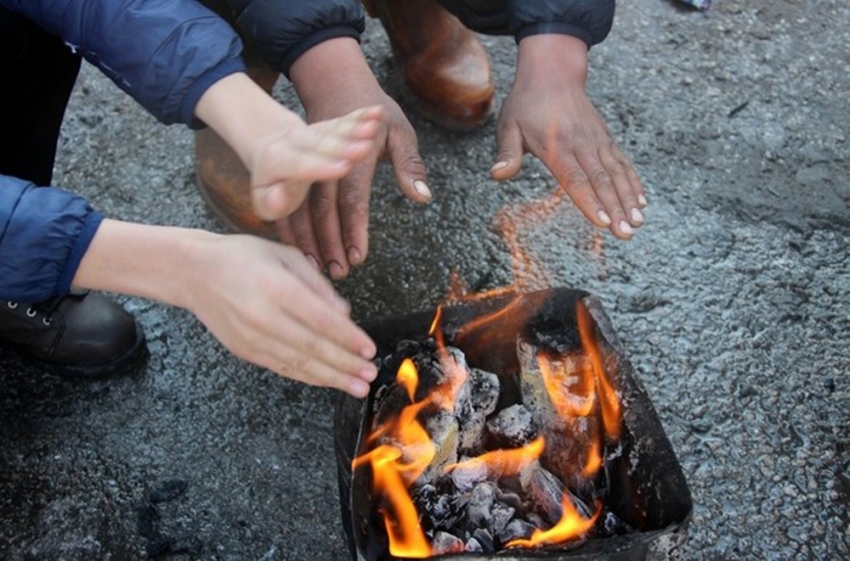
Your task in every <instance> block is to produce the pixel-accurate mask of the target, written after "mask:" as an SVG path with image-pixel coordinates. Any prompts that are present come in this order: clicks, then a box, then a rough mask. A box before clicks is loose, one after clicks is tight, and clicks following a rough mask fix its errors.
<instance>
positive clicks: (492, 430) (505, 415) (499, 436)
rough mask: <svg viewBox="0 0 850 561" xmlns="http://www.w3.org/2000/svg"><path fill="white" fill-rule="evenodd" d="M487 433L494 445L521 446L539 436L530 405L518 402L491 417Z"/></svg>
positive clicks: (488, 421) (503, 446) (502, 446)
mask: <svg viewBox="0 0 850 561" xmlns="http://www.w3.org/2000/svg"><path fill="white" fill-rule="evenodd" d="M486 433H487V438H488V440H490V441H491V442H492V443H493V445H494V447H497V448H505V449H507V448H521V447H522V446H525V445H526V444H528V443H529V442H531V441H532V440H534V437H535V436H537V426H536V425H535V424H534V419H532V416H531V411H529V410H528V407H526V406H525V405H523V404H521V403H516V404H514V405H511V406H510V407H506V408H505V409H502V410H501V411H499V412H498V413H496V414H495V415H493V416H492V417H490V418H489V419H488V420H487V424H486Z"/></svg>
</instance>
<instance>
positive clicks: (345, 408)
mask: <svg viewBox="0 0 850 561" xmlns="http://www.w3.org/2000/svg"><path fill="white" fill-rule="evenodd" d="M577 305H580V306H585V307H586V309H587V311H589V313H590V316H592V319H593V320H594V322H595V324H596V325H595V330H596V331H597V333H598V336H599V339H600V340H599V346H600V349H601V354H602V362H603V363H604V368H605V370H606V371H610V372H613V373H614V375H613V376H614V379H613V380H612V383H613V384H614V386H615V387H616V390H617V394H618V396H619V397H620V399H621V402H622V404H623V406H624V409H623V415H622V422H621V424H622V426H621V429H622V430H621V432H620V434H619V436H618V440H617V442H616V443H611V442H607V441H606V442H603V443H602V447H601V453H602V456H603V457H604V465H603V467H602V470H601V471H600V472H599V473H600V475H598V476H597V478H595V479H594V483H593V487H594V488H593V489H592V491H591V492H590V493H585V492H584V491H581V492H576V490H575V489H572V488H571V487H570V485H569V484H566V485H564V490H565V491H566V492H567V493H568V496H570V498H571V499H575V500H574V501H573V502H574V504H576V505H579V504H581V502H582V501H581V500H580V498H583V499H584V500H585V501H587V502H588V504H591V503H594V500H595V499H597V498H599V499H601V500H602V501H603V502H604V505H605V506H604V508H603V510H602V512H601V513H600V515H599V517H598V519H597V521H596V524H595V526H594V528H593V531H592V532H591V533H590V534H588V536H587V539H586V540H585V541H584V543H582V544H580V545H578V544H577V543H570V544H563V545H559V546H545V547H543V548H538V549H534V550H524V549H511V550H510V551H509V552H504V553H505V554H506V557H509V558H511V559H587V560H589V559H596V558H600V557H604V558H606V559H645V558H647V557H652V558H653V559H662V558H673V557H675V556H676V547H677V545H678V544H680V543H681V542H682V541H683V540H684V538H685V529H686V525H687V521H688V518H689V515H690V511H691V507H692V505H691V499H690V492H689V490H688V487H687V484H686V482H685V480H684V477H683V476H682V473H681V468H680V466H679V464H678V462H677V460H676V458H675V455H674V454H673V451H672V449H671V447H670V444H669V441H668V440H667V437H666V435H665V434H664V431H663V428H662V427H661V425H660V422H659V420H658V417H657V415H656V414H655V411H654V409H653V407H652V404H651V401H650V400H649V397H648V396H647V394H646V391H645V390H644V388H643V387H642V385H641V384H640V382H639V380H637V378H636V377H635V374H634V371H633V369H632V368H631V366H630V364H629V363H628V360H627V359H626V358H625V354H624V350H623V347H622V345H621V344H620V343H619V341H618V340H617V338H616V336H615V334H614V331H613V328H612V327H611V325H610V322H609V321H608V319H607V317H606V316H605V314H604V312H603V311H602V308H601V306H600V304H599V302H598V300H596V299H595V298H593V297H591V296H589V295H588V294H587V293H584V292H581V291H576V290H570V289H553V290H548V291H540V292H536V293H531V294H525V295H521V296H519V297H518V298H516V299H514V297H513V296H509V297H505V298H494V299H488V300H480V301H473V302H469V303H466V304H461V305H457V306H453V307H450V308H444V310H443V319H444V329H443V332H444V334H445V335H446V338H447V342H448V343H449V344H450V345H453V346H457V347H458V348H460V349H462V350H463V351H464V352H465V354H466V360H467V361H468V366H469V368H470V370H471V369H473V368H478V369H482V370H484V371H488V372H491V373H495V374H496V375H497V377H498V380H499V384H500V396H499V403H498V404H497V409H496V411H497V412H498V411H500V410H502V409H504V408H507V407H511V406H513V405H517V404H520V403H521V404H522V405H523V406H525V407H526V408H527V407H528V403H526V402H525V401H524V400H523V399H522V392H521V391H520V389H521V384H520V383H519V381H518V373H519V371H520V364H519V363H520V360H519V359H518V357H517V347H516V345H517V341H519V340H522V341H525V342H526V343H528V344H529V345H531V346H532V347H534V348H536V349H538V350H546V351H550V352H552V353H553V355H555V356H563V355H564V354H570V353H573V352H579V351H580V349H581V348H582V346H581V341H580V338H579V334H578V328H577V319H576V318H577V315H576V309H577ZM491 316H498V318H499V322H497V323H496V324H493V323H492V322H489V321H488V322H482V321H480V320H481V319H482V318H490V317H491ZM433 318H434V311H433V310H428V311H424V312H421V313H414V314H408V315H404V316H397V317H391V318H383V319H380V320H377V321H375V322H369V323H367V324H366V325H365V326H364V327H365V329H366V331H367V332H368V333H369V334H370V335H371V336H372V338H373V339H374V340H375V342H376V343H377V344H378V348H379V356H382V357H384V358H383V359H382V361H384V362H386V361H396V362H400V359H399V358H398V357H397V356H391V355H394V353H395V351H396V350H397V347H398V346H399V342H400V341H402V340H409V341H415V342H418V343H419V344H420V345H419V346H418V347H417V346H416V345H410V346H409V347H408V348H407V349H406V352H408V356H414V355H416V356H422V357H423V358H422V361H423V364H426V363H428V361H429V360H430V361H431V362H433V359H429V358H427V355H428V354H429V352H430V350H429V351H428V352H426V350H427V347H428V346H429V345H431V346H433V342H432V341H430V340H429V339H428V338H427V337H423V334H424V333H427V331H428V329H429V326H430V323H431V321H432V320H433ZM490 332H495V333H497V334H498V336H497V337H496V338H495V339H493V338H490V337H488V333H490ZM432 356H433V354H432ZM417 362H418V359H417ZM381 370H382V372H381V373H380V374H379V378H378V380H376V382H375V383H374V384H373V392H372V393H371V394H370V396H369V397H368V398H367V399H365V400H355V399H354V398H351V397H350V396H347V395H342V396H341V399H340V402H339V403H338V406H337V410H336V414H335V430H336V448H337V459H338V472H339V484H340V499H341V503H340V505H341V512H342V521H343V525H344V528H345V531H346V535H347V536H348V538H349V544H350V547H351V556H352V559H358V560H365V559H368V560H370V561H371V560H377V559H394V558H395V557H393V556H392V555H391V554H390V553H389V547H388V541H387V537H386V535H385V529H384V525H383V520H382V519H381V518H380V517H379V516H378V515H377V514H376V511H375V503H374V499H373V498H372V489H371V486H372V485H371V476H370V475H369V473H368V470H362V471H363V473H361V471H358V473H357V474H356V476H355V473H354V472H353V471H352V460H353V459H354V458H355V457H356V456H358V455H360V454H362V453H363V451H364V447H365V443H366V441H367V436H368V435H369V433H370V432H371V430H372V427H373V421H374V420H375V411H376V406H375V402H376V399H377V396H378V394H379V391H380V388H382V387H386V386H390V385H392V382H393V376H394V372H395V371H396V370H397V366H395V367H392V368H381ZM426 370H428V368H426ZM384 391H386V390H384ZM417 399H421V396H420V395H419V392H417ZM492 418H493V416H492V414H491V415H490V416H489V417H488V423H487V424H486V425H485V426H486V427H487V428H486V429H485V431H484V435H485V440H487V439H490V438H491V437H492V436H493V435H494V434H500V433H499V432H498V431H492V430H491V428H490V421H491V419H492ZM596 418H597V419H598V417H596ZM538 430H539V427H538ZM502 436H503V435H502ZM459 458H460V459H463V455H459ZM542 466H543V467H544V468H546V467H547V466H546V465H545V464H542ZM549 471H550V472H551V473H552V474H553V475H555V476H556V477H557V476H558V474H557V472H556V470H551V469H550V470H549ZM519 479H520V478H519V477H517V478H514V480H513V481H510V480H503V481H499V482H498V487H497V488H498V489H499V490H498V491H497V493H496V496H495V497H494V501H493V507H492V509H491V513H490V516H491V520H490V521H488V522H487V525H488V526H490V527H492V528H493V530H492V532H491V530H490V529H489V528H487V529H485V528H478V529H475V530H470V528H471V527H472V526H471V524H470V521H469V520H468V518H469V508H468V507H469V504H470V502H471V495H472V489H475V488H476V485H483V484H485V482H488V481H489V480H488V479H487V478H484V479H482V480H481V481H478V482H477V483H475V484H473V485H471V487H470V489H469V490H467V491H465V492H459V490H458V489H451V487H455V484H454V482H453V480H452V479H451V477H450V475H444V476H442V477H440V478H438V479H437V480H436V482H434V483H433V484H432V486H433V489H432V490H433V492H434V494H433V496H432V498H431V499H429V500H430V501H431V502H434V503H436V504H437V505H441V508H442V510H441V512H442V513H443V514H444V515H445V516H447V518H448V519H452V522H453V524H452V526H453V529H452V530H448V529H444V528H443V524H442V523H441V524H440V527H439V528H436V527H435V525H434V523H433V522H431V521H430V520H425V519H423V521H422V525H423V528H425V529H426V531H427V533H428V537H429V539H432V540H433V539H434V538H435V535H436V533H437V532H446V533H447V534H450V535H452V536H454V537H455V538H458V539H459V540H461V541H462V542H463V543H464V549H465V552H463V553H461V552H457V553H455V552H452V553H446V554H444V555H441V556H440V559H444V560H455V559H457V560H461V559H463V560H467V559H472V560H476V561H478V560H483V559H491V558H493V557H499V556H500V553H502V551H501V550H502V549H503V547H504V546H505V543H506V541H507V540H509V539H510V538H509V537H508V535H509V534H508V533H509V532H514V531H515V530H517V529H519V528H521V527H522V528H526V529H527V527H525V526H524V523H529V524H532V525H534V526H538V527H540V523H541V522H542V523H544V524H547V525H548V524H550V521H549V520H548V519H549V518H550V517H551V516H553V514H549V515H546V516H545V518H546V519H545V520H542V519H541V518H542V517H541V515H540V514H538V513H537V512H533V511H530V512H525V513H524V514H522V515H521V516H517V512H519V511H520V509H517V508H516V507H517V504H518V502H517V500H516V499H515V498H513V499H508V498H507V497H508V495H509V494H510V493H514V492H515V493H517V494H520V495H521V491H522V485H521V482H520V481H519ZM426 488H428V487H427V486H426V487H422V488H420V490H418V491H417V490H412V491H411V492H412V493H413V494H414V499H415V501H417V502H418V501H419V500H420V497H424V496H425V495H427V493H425V492H424V491H422V489H426ZM445 494H448V495H452V494H454V495H452V496H454V497H456V498H454V499H452V500H446V499H444V498H442V497H443V496H444V495H445ZM457 497H464V498H465V499H460V498H457ZM463 500H465V502H463V504H462V508H461V507H460V504H459V502H461V501H463ZM524 500H525V499H522V500H520V501H519V504H520V506H522V504H523V502H524ZM594 504H595V503H594ZM584 508H585V509H586V508H588V507H587V506H585V507H584ZM591 510H592V509H591ZM455 523H456V525H455ZM446 526H449V525H448V524H446ZM458 528H459V529H458ZM509 529H510V530H509ZM497 531H500V532H501V533H497ZM440 539H441V540H443V539H447V540H448V541H450V542H451V543H453V544H454V543H455V540H454V539H449V538H440ZM453 547H454V546H453Z"/></svg>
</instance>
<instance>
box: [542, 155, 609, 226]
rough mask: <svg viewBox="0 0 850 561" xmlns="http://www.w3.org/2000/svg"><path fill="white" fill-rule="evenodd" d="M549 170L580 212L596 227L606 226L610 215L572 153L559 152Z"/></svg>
mask: <svg viewBox="0 0 850 561" xmlns="http://www.w3.org/2000/svg"><path fill="white" fill-rule="evenodd" d="M547 165H548V166H549V171H551V172H552V175H554V176H555V179H557V181H558V183H559V184H560V186H561V188H562V189H563V190H564V192H565V193H566V194H567V196H569V197H570V199H571V200H572V201H573V204H575V205H576V208H578V209H579V210H580V211H581V212H582V214H584V216H585V217H586V218H587V219H588V220H589V221H590V222H591V223H592V224H593V225H594V226H596V227H598V228H608V227H609V226H610V225H611V217H610V216H608V213H607V212H606V211H605V209H604V207H603V206H602V203H601V202H600V201H599V198H598V197H597V196H596V192H595V191H594V190H593V186H592V185H591V183H590V179H589V178H588V177H587V174H586V173H585V172H584V170H583V169H582V167H581V166H580V165H579V163H578V160H576V158H575V156H573V154H572V153H569V152H568V153H565V154H559V157H557V158H555V159H554V161H553V162H552V163H550V164H547Z"/></svg>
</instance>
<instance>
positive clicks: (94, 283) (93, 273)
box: [73, 219, 377, 397]
mask: <svg viewBox="0 0 850 561" xmlns="http://www.w3.org/2000/svg"><path fill="white" fill-rule="evenodd" d="M73 286H75V287H80V288H89V289H93V290H108V291H112V292H117V293H121V294H130V295H135V296H140V297H143V298H151V299H154V300H157V301H160V302H165V303H167V304H171V305H173V306H179V307H181V308H185V309H187V310H189V311H190V312H192V313H193V314H195V316H196V317H197V318H198V319H199V320H200V321H201V322H203V324H204V325H206V326H207V328H208V329H209V330H210V332H211V333H212V334H213V335H215V337H216V338H217V339H218V340H219V341H221V343H222V344H224V346H225V347H227V349H229V350H230V351H231V352H232V353H233V354H235V355H236V356H238V357H240V358H242V359H244V360H247V361H249V362H252V363H254V364H257V365H259V366H262V367H264V368H268V369H269V370H271V371H273V372H276V373H277V374H280V375H281V376H286V377H288V378H292V379H293V380H298V381H301V382H305V383H307V384H311V385H314V386H327V387H332V388H337V389H340V390H342V391H345V392H348V393H350V394H351V395H353V396H355V397H364V396H365V395H367V394H368V392H369V382H371V381H372V380H374V379H375V376H377V368H376V367H375V365H374V364H373V363H372V362H371V360H370V359H371V358H372V357H373V356H374V354H375V351H376V349H375V344H374V343H373V342H372V340H371V339H370V338H369V336H368V335H367V334H366V333H365V332H363V330H361V329H360V328H359V327H357V325H355V324H354V322H353V321H351V318H350V317H349V307H348V304H347V303H346V302H345V301H343V300H342V299H341V298H340V297H339V296H337V294H336V292H334V289H333V287H332V286H331V284H330V282H329V281H328V280H327V279H326V278H325V277H323V276H322V275H321V274H320V273H319V272H318V271H316V270H315V269H314V268H313V267H312V266H311V265H310V263H309V262H308V261H307V260H306V259H305V258H304V256H303V255H302V254H301V252H299V251H298V250H297V249H295V248H291V247H287V246H284V245H282V244H279V243H277V242H272V241H269V240H265V239H263V238H258V237H255V236H246V235H230V236H223V235H219V234H212V233H210V232H204V231H202V230H191V229H187V228H174V227H166V226H154V225H150V224H133V223H129V222H120V221H117V220H109V219H105V220H104V221H103V223H102V224H101V225H100V227H99V228H98V230H97V232H96V234H95V236H94V238H93V239H92V242H91V244H90V245H89V248H88V250H87V251H86V253H85V255H84V256H83V259H82V261H81V262H80V266H79V268H78V269H77V271H76V274H75V275H74V279H73Z"/></svg>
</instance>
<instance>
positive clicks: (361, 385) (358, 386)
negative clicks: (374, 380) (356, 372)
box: [348, 380, 369, 398]
mask: <svg viewBox="0 0 850 561" xmlns="http://www.w3.org/2000/svg"><path fill="white" fill-rule="evenodd" d="M348 390H349V393H350V394H351V395H353V396H354V397H360V398H362V397H366V396H367V395H369V384H367V383H366V382H364V381H363V380H352V381H351V383H350V385H349V386H348Z"/></svg>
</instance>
